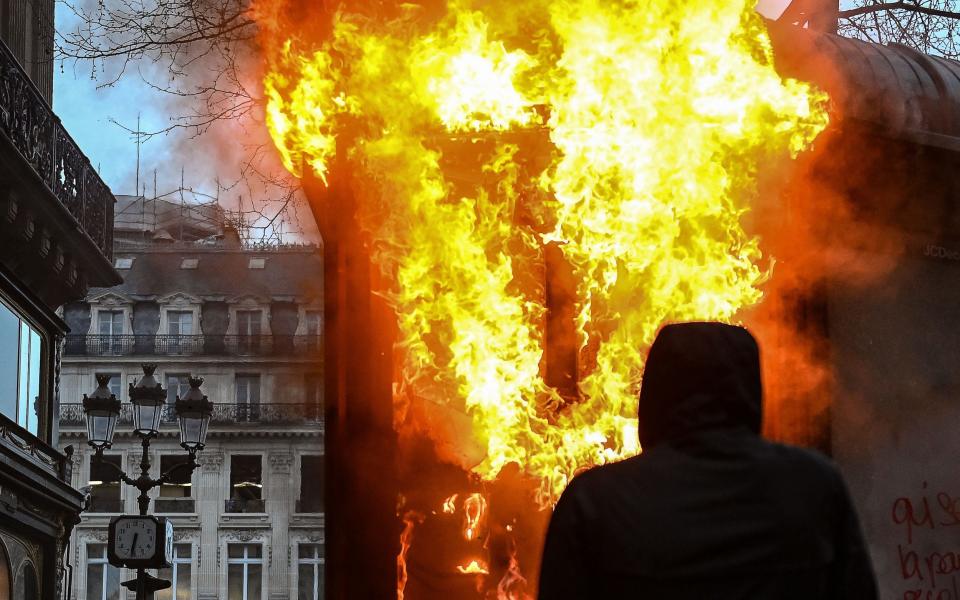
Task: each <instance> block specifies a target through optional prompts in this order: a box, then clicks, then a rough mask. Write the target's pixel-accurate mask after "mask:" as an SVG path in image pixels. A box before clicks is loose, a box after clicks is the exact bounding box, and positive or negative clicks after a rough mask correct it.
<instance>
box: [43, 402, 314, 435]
mask: <svg viewBox="0 0 960 600" xmlns="http://www.w3.org/2000/svg"><path fill="white" fill-rule="evenodd" d="M322 423H323V407H322V406H321V405H319V404H312V403H292V402H276V403H274V402H271V403H251V404H244V403H214V405H213V415H211V417H210V425H211V426H214V425H320V424H322ZM117 424H118V425H132V424H133V405H132V404H130V403H128V402H124V403H123V405H121V407H120V417H119V418H118V419H117ZM60 427H80V428H86V418H85V416H84V412H83V404H80V403H63V404H61V405H60ZM178 427H179V426H178V423H177V416H176V413H175V412H174V410H173V405H171V404H166V405H164V407H163V415H162V417H161V421H160V429H161V430H166V429H171V430H177V429H178ZM118 431H119V429H118Z"/></svg>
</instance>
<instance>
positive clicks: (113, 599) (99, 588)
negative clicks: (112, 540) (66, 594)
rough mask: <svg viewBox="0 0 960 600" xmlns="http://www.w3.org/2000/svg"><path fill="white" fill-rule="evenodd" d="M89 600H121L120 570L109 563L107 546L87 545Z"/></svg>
mask: <svg viewBox="0 0 960 600" xmlns="http://www.w3.org/2000/svg"><path fill="white" fill-rule="evenodd" d="M87 600H120V569H118V568H116V567H114V566H111V565H110V563H108V562H107V545H106V544H87Z"/></svg>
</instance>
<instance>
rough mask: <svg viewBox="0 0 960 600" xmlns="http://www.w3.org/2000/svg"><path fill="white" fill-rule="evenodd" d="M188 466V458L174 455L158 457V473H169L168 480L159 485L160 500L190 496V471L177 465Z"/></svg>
mask: <svg viewBox="0 0 960 600" xmlns="http://www.w3.org/2000/svg"><path fill="white" fill-rule="evenodd" d="M187 464H190V457H189V456H181V455H179V454H175V455H172V456H161V457H160V472H161V473H170V476H169V479H168V480H167V481H165V482H164V483H161V484H160V497H161V498H189V497H190V495H191V490H192V484H191V483H190V469H189V468H187V467H180V468H179V469H176V470H173V469H174V468H176V467H177V466H179V465H187Z"/></svg>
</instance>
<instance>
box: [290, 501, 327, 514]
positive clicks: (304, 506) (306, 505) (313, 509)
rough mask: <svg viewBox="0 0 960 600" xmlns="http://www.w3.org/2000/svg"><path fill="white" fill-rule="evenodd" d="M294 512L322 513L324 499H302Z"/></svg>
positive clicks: (297, 503)
mask: <svg viewBox="0 0 960 600" xmlns="http://www.w3.org/2000/svg"><path fill="white" fill-rule="evenodd" d="M294 510H295V511H296V512H298V513H322V512H323V498H300V499H299V500H297V502H296V506H295V507H294Z"/></svg>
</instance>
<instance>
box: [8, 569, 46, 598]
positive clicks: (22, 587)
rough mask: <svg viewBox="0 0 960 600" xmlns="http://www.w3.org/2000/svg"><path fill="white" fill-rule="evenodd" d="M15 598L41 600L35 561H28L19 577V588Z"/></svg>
mask: <svg viewBox="0 0 960 600" xmlns="http://www.w3.org/2000/svg"><path fill="white" fill-rule="evenodd" d="M13 600H40V586H39V584H38V582H37V570H36V569H34V568H33V563H31V562H26V563H24V565H23V568H22V569H21V570H20V576H19V577H17V590H16V592H15V593H14V595H13Z"/></svg>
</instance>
